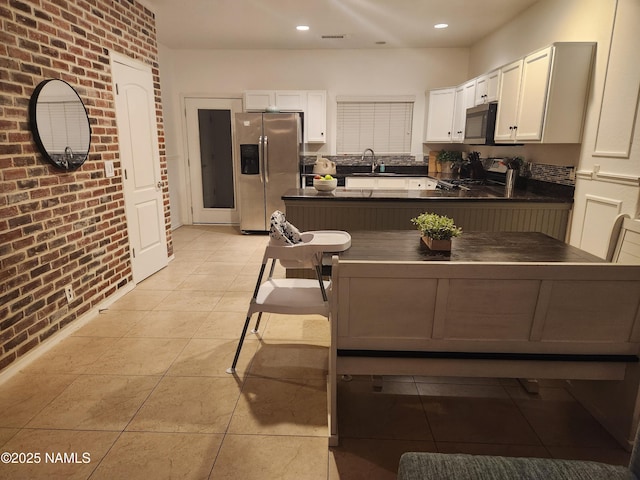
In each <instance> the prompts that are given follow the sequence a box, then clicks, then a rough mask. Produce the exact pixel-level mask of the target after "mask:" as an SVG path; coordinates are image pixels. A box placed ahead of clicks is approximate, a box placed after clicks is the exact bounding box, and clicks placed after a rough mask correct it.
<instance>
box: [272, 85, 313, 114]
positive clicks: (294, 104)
mask: <svg viewBox="0 0 640 480" xmlns="http://www.w3.org/2000/svg"><path fill="white" fill-rule="evenodd" d="M275 96H276V103H275V104H274V105H275V106H276V107H278V108H279V109H280V111H281V112H304V111H305V110H306V107H307V92H305V91H300V90H276V92H275Z"/></svg>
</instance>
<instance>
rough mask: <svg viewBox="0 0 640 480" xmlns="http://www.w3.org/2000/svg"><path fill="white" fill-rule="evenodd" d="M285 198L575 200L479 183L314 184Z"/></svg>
mask: <svg viewBox="0 0 640 480" xmlns="http://www.w3.org/2000/svg"><path fill="white" fill-rule="evenodd" d="M282 198H283V200H285V201H286V200H309V201H318V200H322V201H329V202H330V201H362V200H367V201H378V202H389V201H391V202H394V201H398V202H407V201H411V202H415V201H418V202H422V201H425V202H429V201H431V202H433V201H447V202H449V201H455V202H465V201H466V202H468V201H476V202H477V201H482V202H537V203H573V198H572V197H566V196H561V195H553V194H547V193H545V194H541V193H536V192H533V191H530V190H518V189H516V190H514V191H513V193H512V194H511V195H509V196H507V195H506V194H505V188H504V187H502V186H490V185H477V186H473V187H472V188H471V189H470V190H441V189H436V190H370V189H360V188H349V189H346V188H344V187H338V188H337V189H335V190H334V191H333V192H318V191H317V190H316V189H315V188H313V187H308V188H298V189H290V190H287V191H286V192H285V193H284V195H283V196H282Z"/></svg>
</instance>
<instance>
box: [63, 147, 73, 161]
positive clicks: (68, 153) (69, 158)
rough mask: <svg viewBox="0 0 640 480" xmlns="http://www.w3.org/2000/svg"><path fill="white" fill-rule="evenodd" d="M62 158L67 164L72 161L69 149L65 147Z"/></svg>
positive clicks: (71, 151) (71, 152) (71, 153)
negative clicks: (63, 157)
mask: <svg viewBox="0 0 640 480" xmlns="http://www.w3.org/2000/svg"><path fill="white" fill-rule="evenodd" d="M64 156H65V158H66V159H67V161H69V162H72V161H73V150H72V149H71V147H66V148H65V149H64Z"/></svg>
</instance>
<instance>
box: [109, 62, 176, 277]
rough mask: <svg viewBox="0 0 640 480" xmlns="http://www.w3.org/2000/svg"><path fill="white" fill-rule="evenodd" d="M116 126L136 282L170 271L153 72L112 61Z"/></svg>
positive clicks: (133, 65)
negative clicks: (165, 268)
mask: <svg viewBox="0 0 640 480" xmlns="http://www.w3.org/2000/svg"><path fill="white" fill-rule="evenodd" d="M111 69H112V75H113V83H114V91H115V92H116V102H115V103H116V123H117V126H118V139H119V146H120V162H121V166H122V182H123V185H124V203H125V211H126V216H127V230H128V234H129V242H130V247H131V265H132V270H133V281H134V282H136V283H138V282H140V281H141V280H144V279H145V278H147V277H148V276H149V275H151V274H153V273H155V272H157V271H158V270H160V269H161V268H163V267H165V266H167V263H168V259H167V236H166V230H165V224H164V201H163V197H162V177H161V175H160V151H159V146H158V128H157V122H156V106H155V95H154V90H153V76H152V74H151V68H150V67H147V66H146V65H143V64H139V63H138V62H135V61H133V60H130V59H128V58H126V57H122V56H119V55H113V56H112V62H111Z"/></svg>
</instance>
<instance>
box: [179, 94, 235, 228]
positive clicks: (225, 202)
mask: <svg viewBox="0 0 640 480" xmlns="http://www.w3.org/2000/svg"><path fill="white" fill-rule="evenodd" d="M185 109H186V132H187V147H188V156H189V158H188V165H189V185H190V197H191V217H192V221H193V223H217V224H237V223H239V218H240V215H239V209H238V204H237V198H236V178H235V171H234V158H233V157H234V147H233V139H234V131H233V129H234V126H233V119H234V117H235V114H236V112H241V111H242V100H241V99H239V98H185Z"/></svg>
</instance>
